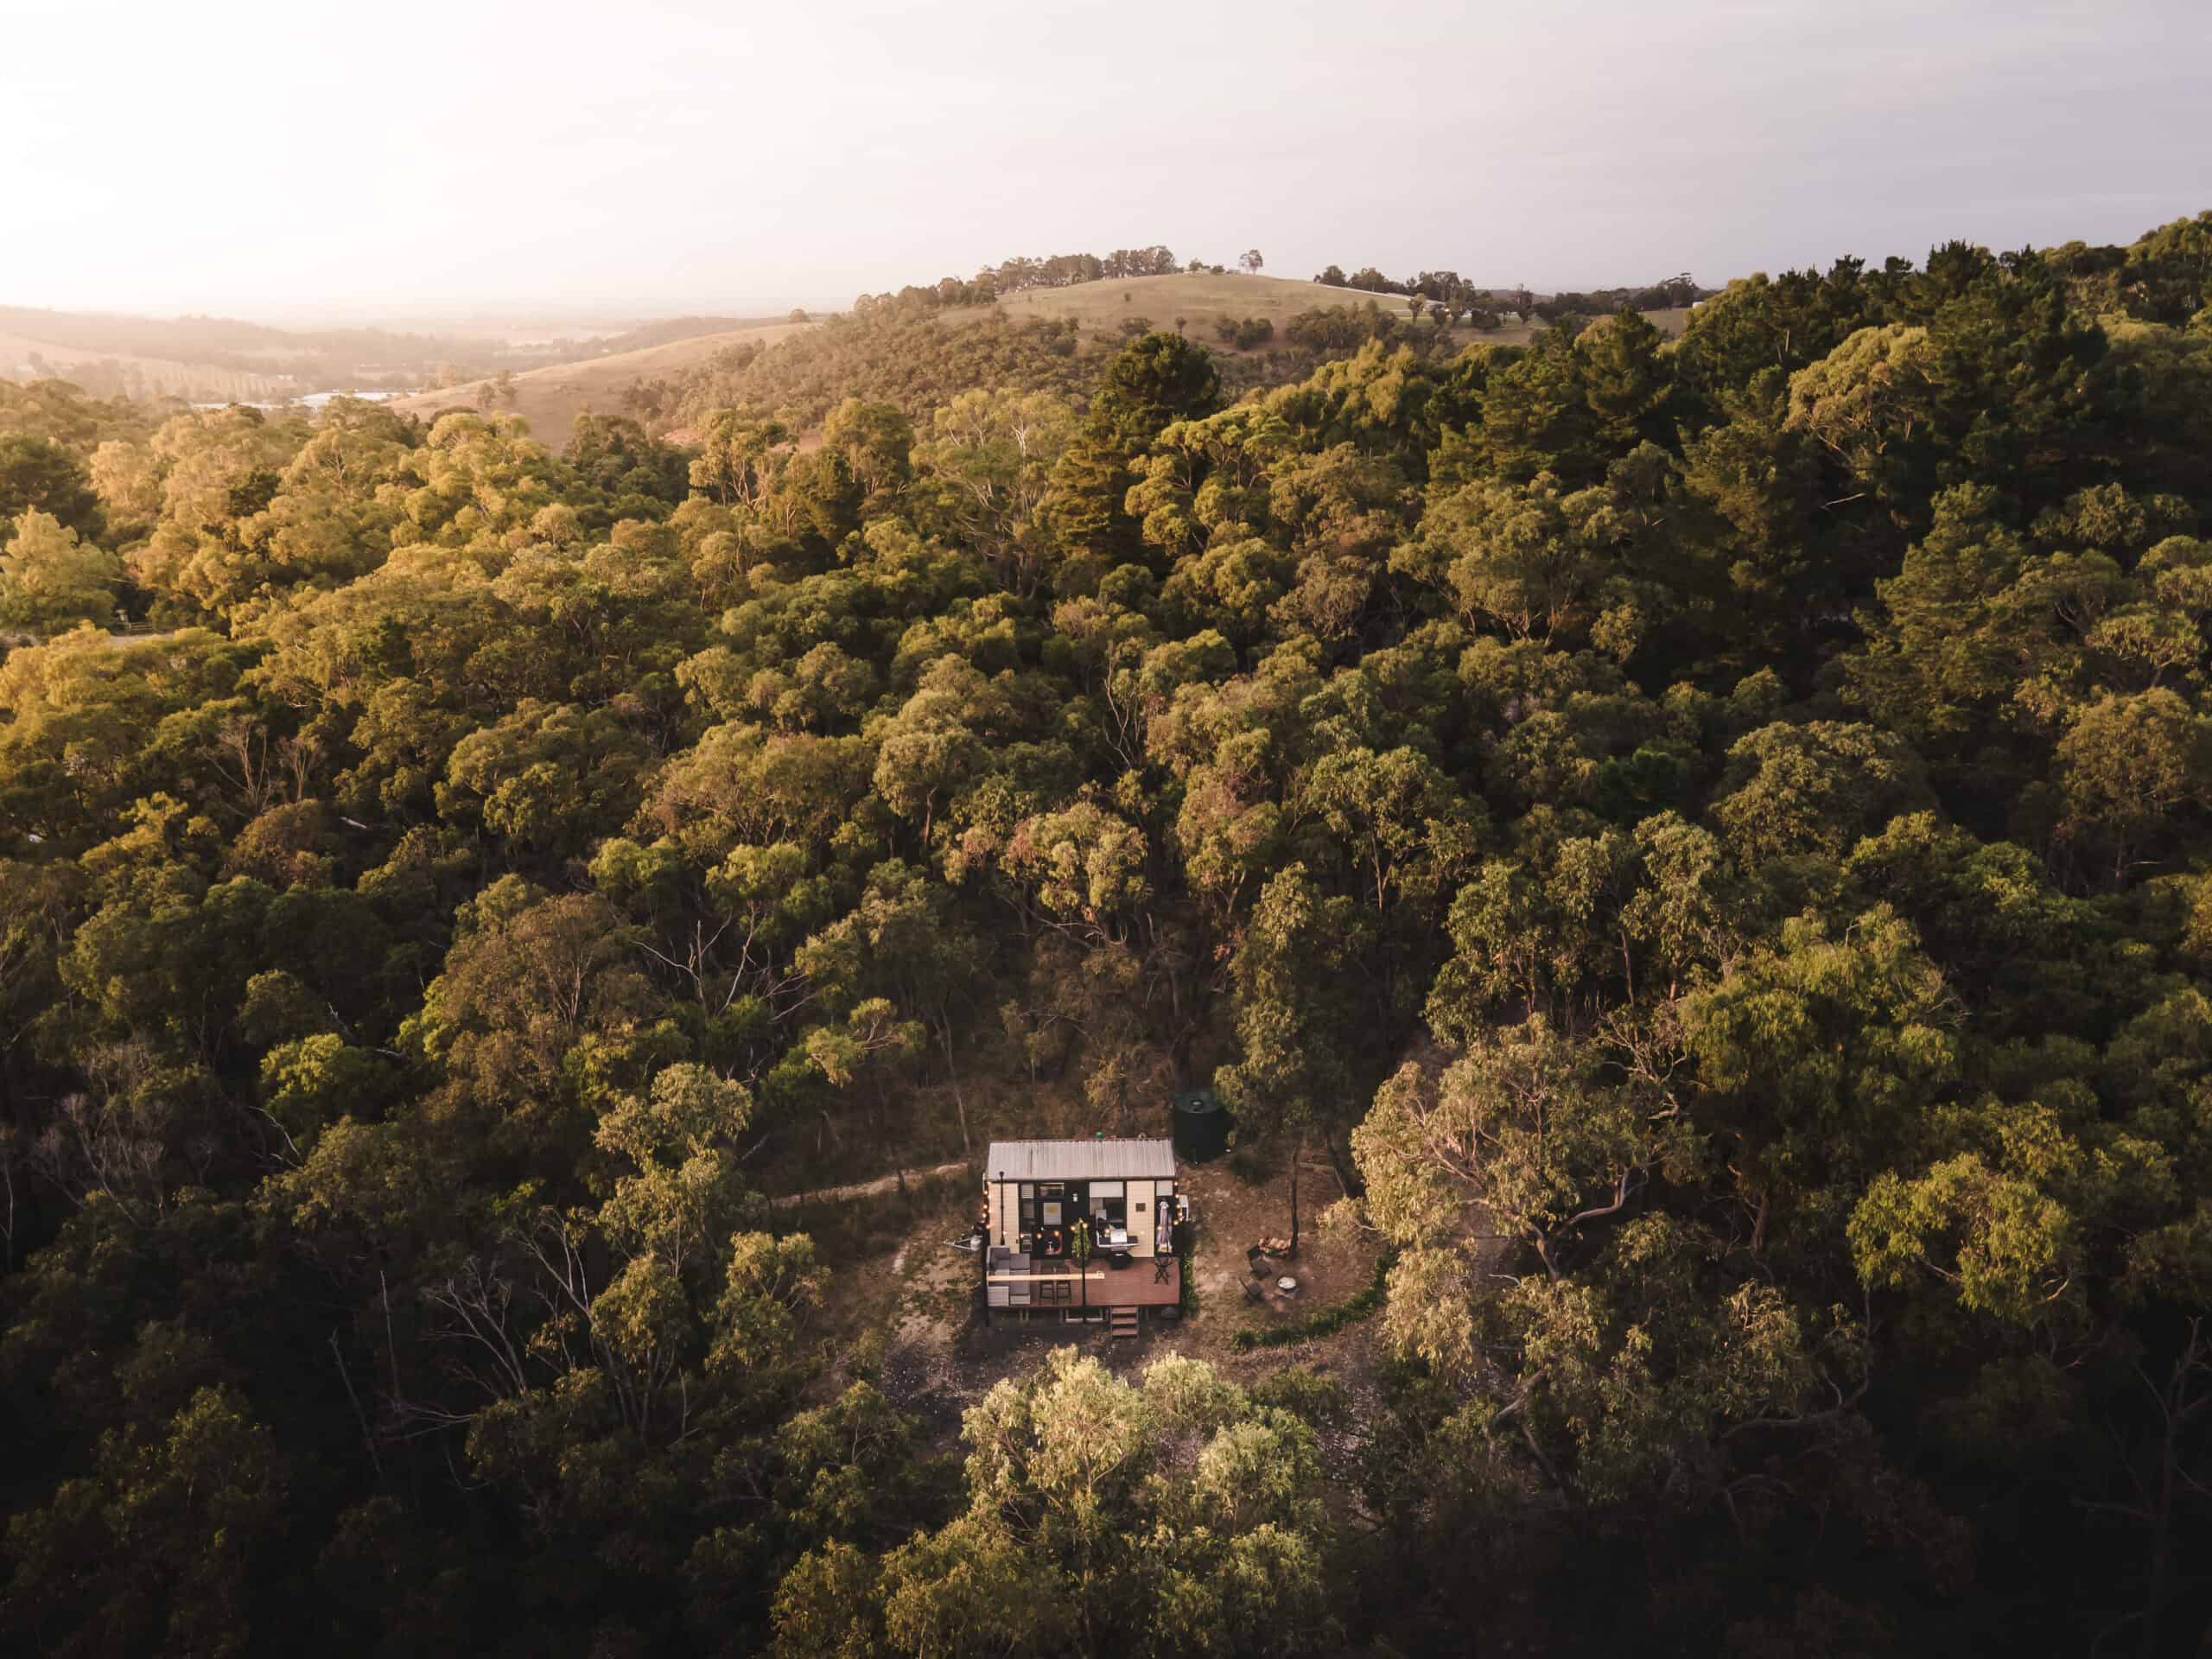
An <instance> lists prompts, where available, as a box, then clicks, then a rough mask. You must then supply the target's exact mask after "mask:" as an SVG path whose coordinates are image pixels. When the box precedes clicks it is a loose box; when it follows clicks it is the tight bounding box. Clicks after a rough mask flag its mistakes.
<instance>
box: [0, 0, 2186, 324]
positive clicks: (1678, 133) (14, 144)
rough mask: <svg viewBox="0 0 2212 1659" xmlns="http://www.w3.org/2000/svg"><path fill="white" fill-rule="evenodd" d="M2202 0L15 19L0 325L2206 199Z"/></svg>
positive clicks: (2013, 241)
mask: <svg viewBox="0 0 2212 1659" xmlns="http://www.w3.org/2000/svg"><path fill="white" fill-rule="evenodd" d="M2208 77H2212V3H2208V0H2105V3H2095V4H2092V3H2042V0H1973V3H1969V0H1817V3H1798V0H1768V3H1753V0H1675V3H1671V4H1670V3H1666V0H1637V3H1625V0H1548V3H1529V0H1516V3H1512V4H1492V3H1487V0H1484V3H1463V4H1391V3H1365V4H1362V3H1357V0H1329V3H1309V0H1267V3H1243V0H1235V3H1210V0H1173V3H1164V4H1162V3H1154V0H1117V3H1112V4H1096V3H1093V4H1084V5H1074V4H1062V3H1058V0H1021V3H1019V4H1008V3H1001V0H963V3H957V4H940V5H926V4H922V3H898V4H893V3H882V0H776V3H773V4H762V3H756V0H722V3H706V0H628V3H621V4H616V3H607V0H536V3H529V4H523V3H500V4H491V3H483V0H363V3H357V4H349V5H338V4H334V3H317V0H283V3H277V0H191V3H178V0H0V155H4V156H6V157H7V158H8V162H7V168H6V175H5V183H4V186H0V303H15V304H32V305H48V306H57V307H69V308H127V309H136V310H148V311H157V312H164V313H166V312H170V311H175V310H178V309H184V308H192V309H220V310H226V311H230V312H234V313H238V314H242V315H278V314H280V313H282V314H298V313H301V312H302V311H315V312H325V311H327V312H339V311H345V310H349V309H350V310H353V311H356V312H361V313H381V314H387V315H397V314H400V313H403V312H404V311H406V310H409V309H415V310H428V309H434V308H442V307H449V306H453V305H456V304H461V303H467V302H484V303H500V304H507V305H520V304H525V303H528V304H540V305H556V304H559V305H572V306H587V305H588V306H595V307H603V308H617V309H622V308H626V309H632V310H652V309H671V308H676V309H691V308H704V307H709V306H711V307H714V308H721V309H742V308H744V307H745V305H746V303H747V302H762V301H782V302H791V301H793V300H812V301H823V300H836V301H839V302H843V301H848V300H849V298H850V297H851V296H853V295H854V294H855V293H856V292H858V291H860V290H861V289H881V288H886V287H895V286H897V285H898V284H899V283H904V282H909V281H919V280H927V279H932V278H934V277H938V276H941V275H944V274H945V273H947V272H956V273H959V274H963V275H965V274H968V273H970V272H972V271H973V270H975V269H976V266H977V265H978V264H982V263H984V262H986V261H995V260H997V259H999V258H1001V257H1004V256H1007V255H1009V254H1014V253H1039V254H1042V253H1051V252H1059V251H1079V250H1090V251H1102V252H1103V251H1107V250H1109V249H1110V248H1113V247H1116V246H1120V245H1139V244H1144V243H1149V242H1154V241H1160V242H1165V243H1166V244H1167V245H1169V246H1170V247H1172V248H1173V249H1174V250H1175V251H1176V252H1177V253H1178V254H1179V255H1180V256H1182V257H1185V258H1188V257H1192V255H1203V256H1205V257H1207V258H1209V259H1211V260H1228V259H1231V258H1233V257H1235V256H1236V253H1237V252H1238V251H1241V250H1242V249H1243V248H1245V247H1247V246H1251V245H1257V246H1258V247H1260V248H1261V249H1262V251H1264V252H1265V254H1266V256H1267V260H1268V270H1269V272H1270V273H1271V274H1274V275H1278V276H1295V277H1306V276H1309V275H1311V274H1312V273H1313V271H1315V270H1319V268H1320V267H1321V266H1322V265H1324V264H1327V263H1328V262H1330V261H1332V260H1335V261H1338V262H1339V263H1341V264H1344V266H1345V267H1346V268H1347V269H1350V268H1351V267H1354V266H1357V265H1359V264H1367V263H1370V262H1371V263H1373V264H1378V265H1380V266H1381V267H1383V269H1384V270H1386V271H1389V272H1391V273H1392V274H1394V275H1395V274H1403V273H1408V272H1411V271H1413V270H1416V269H1420V268H1424V267H1448V268H1450V269H1453V270H1459V272H1460V273H1462V274H1463V275H1464V276H1466V277H1470V278H1471V279H1473V280H1475V281H1477V282H1482V283H1521V282H1526V283H1529V284H1530V285H1531V286H1533V287H1536V288H1539V289H1548V288H1555V287H1584V286H1598V285H1601V284H1612V283H1627V282H1637V281H1649V280H1652V279H1655V278H1656V277H1661V276H1664V275H1669V274H1671V273H1674V272H1676V271H1680V270H1689V271H1691V272H1693V273H1694V274H1695V275H1696V276H1697V277H1698V278H1699V279H1700V280H1701V281H1704V282H1707V283H1717V282H1719V281H1720V280H1722V279H1725V278H1726V277H1731V276H1735V275H1740V274H1743V273H1745V272H1746V271H1749V270H1758V269H1764V270H1779V269H1781V268H1783V267H1784V266H1787V265H1790V264H1806V263H1808V262H1815V261H1817V262H1821V263H1823V264H1824V263H1826V262H1827V260H1828V259H1830V258H1831V257H1834V256H1835V255H1838V254H1840V253H1846V252H1850V253H1857V254H1861V255H1864V256H1866V257H1869V258H1872V259H1879V258H1880V257H1883V256H1885V255H1887V254H1890V253H1892V252H1899V253H1905V254H1908V255H1910V256H1912V257H1916V258H1917V257H1922V256H1923V255H1924V254H1925V253H1926V251H1927V249H1928V247H1929V245H1930V244H1931V243H1932V242H1935V241H1938V240H1941V239H1943V238H1948V237H1953V236H1959V237H1965V238H1970V239H1973V240H1975V241H1980V242H1983V243H1986V244H1988V245H1991V246H1993V247H1997V248H2000V249H2002V248H2014V247H2018V246H2021V245H2028V244H2035V245H2047V244H2050V243H2053V242H2058V241H2063V240H2066V239H2069V238H2073V237H2081V238H2085V239H2088V240H2092V241H2125V240H2128V239H2131V238H2133V237H2134V236H2136V235H2138V234H2139V233H2140V232H2143V231H2144V230H2145V229H2147V228H2149V227H2150V226H2153V225H2155V224H2158V223H2160V222H2161V221H2163V220H2165V219H2172V218H2175V217H2177V216H2178V215H2181V214H2183V213H2195V212H2197V211H2199V210H2200V209H2203V208H2206V207H2212V131H2208V128H2207V124H2206V120H2205V114H2204V111H2205V87H2206V86H2207V84H2208Z"/></svg>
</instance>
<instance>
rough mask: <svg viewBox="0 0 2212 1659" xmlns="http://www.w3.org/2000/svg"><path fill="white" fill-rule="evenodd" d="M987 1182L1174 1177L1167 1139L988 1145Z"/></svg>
mask: <svg viewBox="0 0 2212 1659" xmlns="http://www.w3.org/2000/svg"><path fill="white" fill-rule="evenodd" d="M983 1179H985V1180H987V1181H1001V1180H1005V1181H1119V1180H1137V1181H1143V1180H1162V1181H1168V1180H1173V1179H1175V1146H1174V1143H1173V1141H992V1142H991V1150H990V1155H989V1156H988V1157H987V1158H986V1159H985V1160H983Z"/></svg>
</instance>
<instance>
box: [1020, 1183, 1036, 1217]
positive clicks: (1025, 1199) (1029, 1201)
mask: <svg viewBox="0 0 2212 1659" xmlns="http://www.w3.org/2000/svg"><path fill="white" fill-rule="evenodd" d="M1021 1219H1022V1222H1023V1224H1025V1225H1026V1224H1028V1223H1030V1222H1033V1221H1034V1220H1036V1219H1037V1185H1036V1183H1035V1182H1033V1181H1024V1182H1023V1183H1022V1184H1021Z"/></svg>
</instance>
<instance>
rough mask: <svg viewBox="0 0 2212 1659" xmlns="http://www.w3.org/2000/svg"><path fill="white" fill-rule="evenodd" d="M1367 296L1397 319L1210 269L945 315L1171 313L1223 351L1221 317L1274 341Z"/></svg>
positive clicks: (1312, 288) (1119, 320) (1108, 327)
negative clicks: (1292, 327) (1308, 319)
mask: <svg viewBox="0 0 2212 1659" xmlns="http://www.w3.org/2000/svg"><path fill="white" fill-rule="evenodd" d="M1370 301H1373V302H1375V303H1376V305H1378V306H1380V307H1381V308H1383V310H1384V311H1385V312H1387V313H1388V314H1389V315H1392V316H1395V317H1397V318H1399V319H1400V320H1403V319H1404V318H1405V317H1406V316H1407V315H1408V313H1407V310H1406V302H1405V300H1404V299H1403V297H1402V296H1398V295H1395V294H1370V293H1368V292H1366V291H1364V290H1363V289H1353V288H1326V287H1324V286H1323V285H1322V284H1320V283H1302V282H1291V281H1287V280H1285V279H1283V278H1281V277H1248V276H1245V275H1244V274H1243V272H1241V271H1231V272H1228V273H1225V274H1224V275H1222V276H1218V277H1217V276H1215V275H1214V274H1213V273H1212V272H1211V271H1177V272H1176V273H1175V274H1174V275H1173V276H1168V277H1115V278H1109V279H1107V280H1105V281H1103V282H1096V283H1077V284H1075V285H1074V286H1072V287H1070V288H1031V289H1022V290H1021V291H1020V293H1018V294H1012V295H1009V296H1007V297H1006V298H1004V299H1002V300H1000V301H999V302H997V303H996V304H995V305H988V306H973V307H969V308H965V309H962V310H957V311H948V312H945V313H944V314H943V315H944V317H945V318H946V320H947V321H963V320H972V319H976V318H980V317H984V316H989V315H1000V316H1003V317H1006V318H1007V319H1008V320H1009V321H1017V322H1019V321H1028V320H1030V319H1033V318H1045V319H1050V320H1052V321H1062V320H1072V321H1074V323H1075V324H1076V326H1077V327H1078V328H1080V329H1081V330H1082V331H1083V333H1084V340H1085V344H1089V343H1090V338H1091V337H1092V336H1098V337H1102V338H1105V339H1115V338H1118V337H1119V335H1120V334H1121V332H1122V324H1123V323H1124V322H1125V321H1128V319H1130V318H1132V317H1144V318H1148V319H1150V321H1151V322H1152V324H1153V326H1154V327H1159V328H1173V327H1174V326H1175V320H1176V319H1177V318H1178V317H1180V318H1183V319H1184V320H1185V328H1184V332H1185V333H1186V334H1189V335H1190V336H1191V338H1192V339H1193V340H1201V341H1203V342H1205V345H1206V346H1207V347H1208V348H1209V349H1211V350H1214V351H1222V350H1227V349H1230V348H1228V347H1225V346H1223V345H1222V343H1221V342H1220V341H1219V340H1217V338H1216V336H1215V333H1214V325H1215V324H1216V323H1217V322H1219V321H1222V320H1223V319H1224V318H1226V319H1228V320H1230V321H1241V320H1243V318H1246V317H1265V318H1266V319H1267V320H1268V321H1269V322H1272V323H1273V324H1274V327H1275V334H1276V337H1277V339H1278V340H1280V339H1281V335H1282V332H1283V330H1284V328H1285V327H1287V325H1288V323H1289V322H1290V321H1291V319H1292V318H1294V317H1296V316H1298V315H1300V314H1301V313H1303V312H1306V311H1313V310H1325V309H1327V308H1330V307H1332V306H1346V305H1348V306H1357V307H1363V306H1365V305H1366V304H1367V303H1368V302H1370ZM1644 315H1646V316H1648V317H1649V318H1650V319H1651V321H1653V322H1654V323H1655V324H1656V325H1657V326H1658V327H1659V328H1660V329H1661V330H1662V332H1664V333H1666V334H1680V333H1681V330H1682V326H1683V324H1684V322H1685V321H1688V317H1689V313H1688V311H1686V310H1684V311H1647V312H1646V313H1644ZM1542 326H1543V325H1542V324H1541V323H1537V324H1533V325H1531V324H1528V323H1519V324H1514V325H1511V326H1510V327H1503V328H1497V329H1493V330H1491V332H1489V333H1487V334H1478V333H1477V332H1476V331H1475V330H1474V329H1471V328H1459V329H1455V330H1454V331H1453V333H1454V334H1455V335H1456V336H1458V337H1459V338H1461V339H1464V340H1484V341H1487V342H1489V343H1491V344H1493V345H1499V346H1518V345H1524V344H1526V343H1527V342H1528V340H1529V339H1530V338H1532V337H1533V336H1534V335H1535V334H1536V332H1537V331H1538V329H1540V328H1541V327H1542Z"/></svg>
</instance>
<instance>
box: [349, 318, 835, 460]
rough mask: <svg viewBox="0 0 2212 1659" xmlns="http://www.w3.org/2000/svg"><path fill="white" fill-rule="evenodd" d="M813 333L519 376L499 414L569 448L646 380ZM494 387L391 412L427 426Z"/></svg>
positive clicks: (478, 386) (791, 329)
mask: <svg viewBox="0 0 2212 1659" xmlns="http://www.w3.org/2000/svg"><path fill="white" fill-rule="evenodd" d="M810 327H813V325H812V324H811V323H804V322H771V323H763V324H760V326H758V327H751V328H734V329H732V330H730V331H729V332H728V333H727V334H696V335H694V336H693V337H692V338H690V340H671V341H670V342H669V343H668V344H666V345H664V346H646V347H645V349H644V350H643V351H636V352H620V353H616V354H615V355H613V357H601V358H593V359H588V360H587V361H584V362H582V363H559V364H555V365H552V366H551V367H550V368H543V369H531V370H529V371H527V372H524V373H522V374H518V375H517V376H515V399H514V402H513V403H512V404H499V405H497V408H498V409H499V411H500V412H505V411H506V410H509V409H512V410H513V412H514V413H516V414H518V415H519V416H522V417H523V419H524V421H525V422H526V423H528V424H529V426H530V430H531V435H532V436H534V437H536V438H537V441H538V442H541V443H543V444H544V445H546V446H547V447H548V448H553V449H562V448H566V447H567V446H568V442H569V435H570V430H571V429H572V428H573V427H574V426H575V419H576V416H578V415H580V414H582V413H583V412H585V411H586V410H590V411H592V412H594V413H595V414H601V415H619V414H620V413H622V394H623V393H624V392H625V391H627V390H628V389H629V387H630V385H632V383H633V382H634V381H636V380H638V379H639V378H651V377H653V376H658V375H676V374H680V373H682V372H683V371H684V370H686V369H690V368H692V367H695V366H696V365H699V364H701V363H703V362H705V361H706V360H707V359H709V358H711V357H712V356H714V355H715V353H717V352H721V351H727V350H728V348H729V347H731V346H742V345H744V344H746V343H747V341H752V342H755V343H758V344H760V345H762V346H772V345H773V344H775V342H776V341H778V340H785V339H788V338H789V337H790V336H791V335H792V334H798V333H799V332H800V331H801V330H802V329H805V328H810ZM490 384H491V382H489V381H486V380H472V381H470V382H468V383H467V385H459V386H449V387H448V388H446V389H445V390H444V391H425V392H419V393H417V394H416V396H414V397H402V398H399V399H397V401H395V402H394V403H393V404H391V407H392V408H394V409H396V410H399V411H400V412H401V413H402V414H404V415H419V416H423V418H424V419H426V420H428V419H431V418H434V417H435V416H438V415H442V414H443V413H444V412H445V411H447V410H454V409H465V410H475V409H476V407H477V398H478V397H479V395H480V393H481V392H482V391H483V390H484V388H485V387H486V386H487V385H490Z"/></svg>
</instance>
